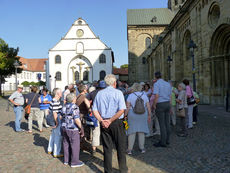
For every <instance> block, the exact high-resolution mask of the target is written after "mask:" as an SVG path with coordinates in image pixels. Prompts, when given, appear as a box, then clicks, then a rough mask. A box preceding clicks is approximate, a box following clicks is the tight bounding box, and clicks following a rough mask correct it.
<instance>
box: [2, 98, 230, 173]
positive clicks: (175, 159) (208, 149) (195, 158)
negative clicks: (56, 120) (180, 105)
mask: <svg viewBox="0 0 230 173" xmlns="http://www.w3.org/2000/svg"><path fill="white" fill-rule="evenodd" d="M6 106H7V102H6V100H3V99H1V98H0V112H1V113H0V172H1V173H5V172H20V173H21V172H22V173H24V172H25V173H27V172H28V173H33V172H39V173H43V172H44V173H46V172H55V173H61V172H71V173H72V172H81V173H84V172H89V173H90V172H103V156H102V147H99V150H98V152H97V154H96V155H95V156H94V157H93V156H91V155H90V153H89V152H86V151H84V152H82V153H81V154H80V159H81V160H82V161H84V162H85V166H83V167H80V168H71V167H69V166H65V165H64V164H63V158H61V159H58V158H53V157H52V156H51V155H48V154H47V153H46V148H47V145H48V139H49V135H50V129H45V128H44V132H43V133H39V131H38V129H37V126H36V125H35V124H34V126H33V127H34V129H33V134H28V133H26V132H24V133H16V132H14V130H13V127H14V113H13V110H12V108H11V109H10V111H9V112H7V111H5V110H6ZM198 118H199V123H198V124H197V126H196V127H195V128H194V129H192V130H189V136H188V137H187V138H180V137H177V136H176V131H177V128H178V127H176V128H172V136H171V144H170V147H168V148H155V147H153V143H154V142H156V141H157V140H158V139H157V137H154V138H147V139H146V150H147V151H146V153H145V154H141V153H140V151H139V150H138V145H137V144H136V145H135V148H134V152H133V155H132V156H128V155H127V164H128V167H129V170H130V172H132V173H142V172H143V173H147V172H151V173H203V172H204V173H229V172H230V113H224V110H223V109H222V108H218V107H211V106H200V112H199V117H198ZM22 127H23V128H24V129H27V122H26V121H25V119H24V118H23V121H22ZM136 142H137V141H136ZM113 168H114V172H118V165H117V158H116V152H115V151H114V157H113Z"/></svg>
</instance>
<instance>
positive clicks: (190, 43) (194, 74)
mask: <svg viewBox="0 0 230 173" xmlns="http://www.w3.org/2000/svg"><path fill="white" fill-rule="evenodd" d="M188 48H189V50H190V53H191V57H192V81H193V90H194V91H196V69H195V60H194V49H195V48H197V45H196V44H195V43H194V41H193V40H190V42H189V46H188Z"/></svg>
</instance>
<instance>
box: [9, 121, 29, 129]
mask: <svg viewBox="0 0 230 173" xmlns="http://www.w3.org/2000/svg"><path fill="white" fill-rule="evenodd" d="M5 126H9V127H11V128H12V129H13V130H14V121H10V122H8V123H7V124H5ZM21 128H22V129H24V130H25V129H27V123H26V122H22V123H21Z"/></svg>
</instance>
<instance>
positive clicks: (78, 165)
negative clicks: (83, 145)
mask: <svg viewBox="0 0 230 173" xmlns="http://www.w3.org/2000/svg"><path fill="white" fill-rule="evenodd" d="M83 165H85V164H84V163H83V162H80V163H79V164H77V165H71V168H78V167H81V166H83Z"/></svg>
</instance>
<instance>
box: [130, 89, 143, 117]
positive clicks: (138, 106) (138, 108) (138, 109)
mask: <svg viewBox="0 0 230 173" xmlns="http://www.w3.org/2000/svg"><path fill="white" fill-rule="evenodd" d="M133 94H135V93H133ZM143 94H144V93H142V94H141V96H138V95H136V94H135V95H136V96H137V99H136V101H135V106H134V107H133V112H134V113H136V114H143V113H145V105H144V100H143V99H142V98H141V97H142V95H143Z"/></svg>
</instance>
